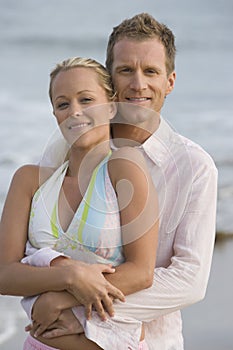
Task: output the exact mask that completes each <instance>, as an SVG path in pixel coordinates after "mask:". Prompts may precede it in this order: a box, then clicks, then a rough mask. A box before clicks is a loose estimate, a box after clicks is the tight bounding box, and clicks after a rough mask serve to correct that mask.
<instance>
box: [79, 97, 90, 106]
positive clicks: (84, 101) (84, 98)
mask: <svg viewBox="0 0 233 350" xmlns="http://www.w3.org/2000/svg"><path fill="white" fill-rule="evenodd" d="M92 101H93V99H92V98H90V97H83V98H82V99H81V103H84V104H87V103H90V102H92Z"/></svg>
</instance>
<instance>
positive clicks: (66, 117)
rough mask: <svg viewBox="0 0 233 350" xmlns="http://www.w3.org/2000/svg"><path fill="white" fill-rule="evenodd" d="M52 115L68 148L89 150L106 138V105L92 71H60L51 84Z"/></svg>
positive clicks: (110, 114)
mask: <svg viewBox="0 0 233 350" xmlns="http://www.w3.org/2000/svg"><path fill="white" fill-rule="evenodd" d="M52 104H53V113H54V115H55V117H56V119H57V122H58V124H59V126H60V129H61V131H62V133H63V135H64V137H65V138H66V140H67V141H68V143H69V144H70V145H75V146H77V147H84V148H90V147H92V145H93V144H98V143H100V142H103V141H106V140H107V139H108V138H109V119H111V118H112V117H113V105H112V103H110V102H109V100H108V97H107V95H106V92H105V90H104V88H103V87H102V86H101V85H100V83H99V80H98V75H97V73H96V72H95V71H94V70H93V69H92V68H85V67H74V68H70V69H69V70H67V71H61V72H59V73H58V75H57V76H56V77H55V78H54V80H53V83H52Z"/></svg>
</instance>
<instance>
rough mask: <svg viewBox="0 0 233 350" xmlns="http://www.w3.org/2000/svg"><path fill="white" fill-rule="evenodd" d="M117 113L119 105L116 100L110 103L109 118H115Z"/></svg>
mask: <svg viewBox="0 0 233 350" xmlns="http://www.w3.org/2000/svg"><path fill="white" fill-rule="evenodd" d="M116 113H117V107H116V103H115V102H110V103H109V119H113V118H114V117H115V115H116Z"/></svg>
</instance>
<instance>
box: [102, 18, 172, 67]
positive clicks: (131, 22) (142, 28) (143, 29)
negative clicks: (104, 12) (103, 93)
mask: <svg viewBox="0 0 233 350" xmlns="http://www.w3.org/2000/svg"><path fill="white" fill-rule="evenodd" d="M123 38H127V39H133V40H138V41H144V40H148V39H153V38H158V40H159V41H160V42H161V43H162V44H163V46H164V48H165V55H166V70H167V74H170V73H171V72H173V71H174V69H175V55H176V47H175V36H174V34H173V33H172V31H171V30H170V29H169V28H168V27H167V26H166V25H164V24H162V23H159V22H158V21H156V19H154V18H153V17H152V16H151V15H149V14H148V13H141V14H138V15H135V16H134V17H132V18H130V19H125V20H124V21H123V22H121V23H120V24H119V25H118V26H116V27H114V28H113V31H112V33H111V35H110V36H109V40H108V45H107V58H106V67H107V69H108V71H109V72H110V74H111V73H112V65H113V48H114V45H115V44H116V43H117V42H118V41H119V40H121V39H123Z"/></svg>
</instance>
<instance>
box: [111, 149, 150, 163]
mask: <svg viewBox="0 0 233 350" xmlns="http://www.w3.org/2000/svg"><path fill="white" fill-rule="evenodd" d="M115 159H123V160H128V161H135V162H136V163H144V164H145V159H144V157H143V154H142V152H141V151H140V150H139V149H138V148H135V147H130V146H124V147H121V148H118V149H117V150H114V151H113V152H112V155H111V157H110V160H115Z"/></svg>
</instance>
